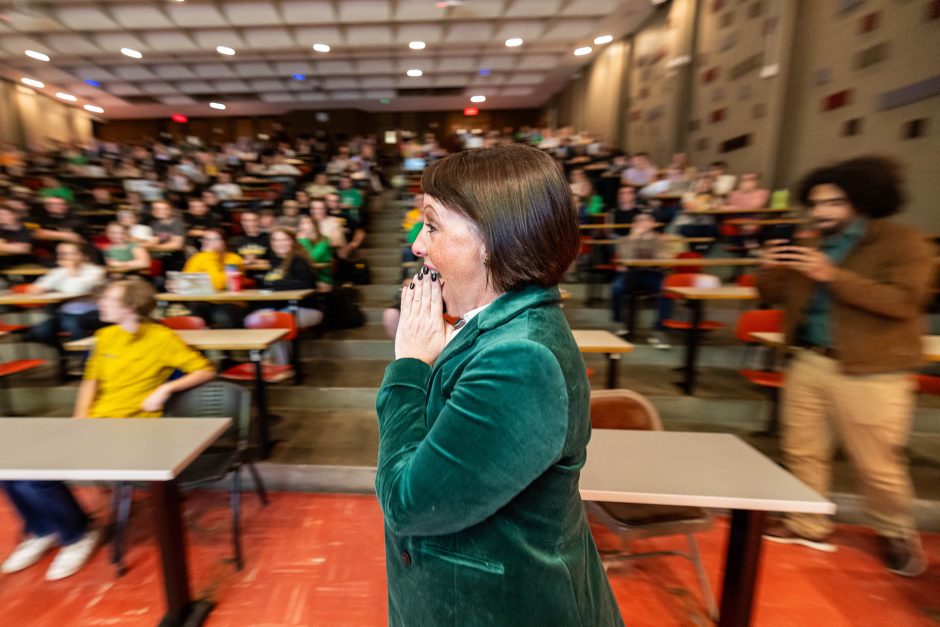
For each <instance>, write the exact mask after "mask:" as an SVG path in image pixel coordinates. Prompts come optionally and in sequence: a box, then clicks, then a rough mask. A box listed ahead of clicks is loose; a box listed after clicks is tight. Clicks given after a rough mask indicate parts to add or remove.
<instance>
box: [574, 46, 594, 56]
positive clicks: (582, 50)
mask: <svg viewBox="0 0 940 627" xmlns="http://www.w3.org/2000/svg"><path fill="white" fill-rule="evenodd" d="M592 52H594V51H593V50H592V49H591V47H590V46H584V47H583V48H575V49H574V56H576V57H581V56H584V55H586V54H591V53H592Z"/></svg>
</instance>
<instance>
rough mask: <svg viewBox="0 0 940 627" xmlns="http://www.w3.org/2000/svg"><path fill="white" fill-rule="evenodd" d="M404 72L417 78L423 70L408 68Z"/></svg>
mask: <svg viewBox="0 0 940 627" xmlns="http://www.w3.org/2000/svg"><path fill="white" fill-rule="evenodd" d="M406 74H408V76H411V77H412V78H417V77H419V76H421V75H422V74H424V72H422V71H421V70H408V71H407V72H406Z"/></svg>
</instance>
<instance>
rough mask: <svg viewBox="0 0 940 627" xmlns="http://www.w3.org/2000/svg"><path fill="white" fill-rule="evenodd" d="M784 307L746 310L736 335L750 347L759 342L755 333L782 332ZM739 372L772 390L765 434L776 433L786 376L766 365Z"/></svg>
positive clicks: (751, 381) (741, 316) (740, 319)
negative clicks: (781, 389) (781, 392)
mask: <svg viewBox="0 0 940 627" xmlns="http://www.w3.org/2000/svg"><path fill="white" fill-rule="evenodd" d="M782 332H783V310H782V309H754V310H751V311H745V312H744V313H742V314H741V315H740V316H739V317H738V324H737V326H736V328H735V336H736V337H737V338H738V339H739V340H741V341H742V342H745V343H746V344H747V345H748V348H751V347H753V346H755V345H757V344H758V341H757V340H755V339H754V338H753V336H752V334H753V333H782ZM744 362H745V363H744V365H747V353H746V352H745V356H744ZM738 374H739V375H741V376H742V377H744V378H745V379H747V380H748V381H749V382H750V383H751V384H752V385H756V386H759V387H762V388H767V389H768V390H769V392H770V420H769V421H768V424H767V429H765V430H764V431H763V433H764V434H767V435H774V434H776V433H777V429H778V427H779V425H780V395H779V393H778V390H779V389H780V388H782V387H783V383H784V376H783V373H782V372H780V371H779V370H774V369H773V368H772V367H766V368H763V369H760V370H755V369H750V368H741V369H740V370H738Z"/></svg>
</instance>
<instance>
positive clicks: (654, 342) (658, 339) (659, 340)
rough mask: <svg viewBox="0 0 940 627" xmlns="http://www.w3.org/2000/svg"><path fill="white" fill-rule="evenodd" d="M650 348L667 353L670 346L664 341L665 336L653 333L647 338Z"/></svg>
mask: <svg viewBox="0 0 940 627" xmlns="http://www.w3.org/2000/svg"><path fill="white" fill-rule="evenodd" d="M649 343H650V346H652V347H653V348H658V349H659V350H661V351H667V350H669V349H670V348H672V344H670V343H669V341H668V340H666V338H665V336H663V335H660V334H659V333H654V334H653V335H651V336H650V337H649Z"/></svg>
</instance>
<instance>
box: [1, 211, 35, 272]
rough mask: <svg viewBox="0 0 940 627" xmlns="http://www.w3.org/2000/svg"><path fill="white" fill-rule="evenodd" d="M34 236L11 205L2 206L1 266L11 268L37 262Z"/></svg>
mask: <svg viewBox="0 0 940 627" xmlns="http://www.w3.org/2000/svg"><path fill="white" fill-rule="evenodd" d="M32 253H33V236H32V235H31V234H30V232H29V229H27V228H26V227H25V226H23V225H22V223H20V217H19V216H18V215H17V213H16V211H15V210H14V209H13V207H12V206H11V205H10V204H9V203H3V204H0V266H2V267H4V268H9V267H12V266H18V265H21V264H24V263H30V262H32V261H35V259H34V257H33V254H32Z"/></svg>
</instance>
